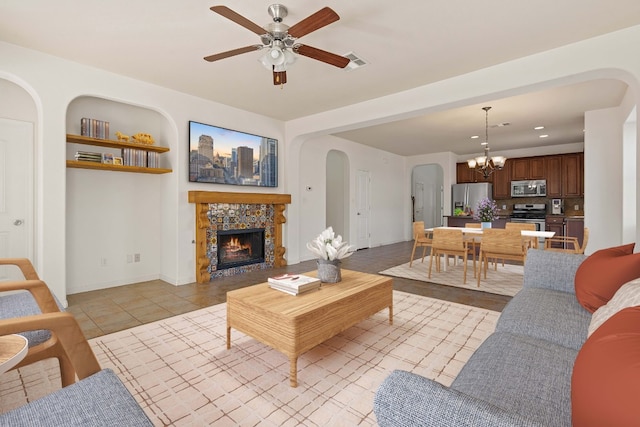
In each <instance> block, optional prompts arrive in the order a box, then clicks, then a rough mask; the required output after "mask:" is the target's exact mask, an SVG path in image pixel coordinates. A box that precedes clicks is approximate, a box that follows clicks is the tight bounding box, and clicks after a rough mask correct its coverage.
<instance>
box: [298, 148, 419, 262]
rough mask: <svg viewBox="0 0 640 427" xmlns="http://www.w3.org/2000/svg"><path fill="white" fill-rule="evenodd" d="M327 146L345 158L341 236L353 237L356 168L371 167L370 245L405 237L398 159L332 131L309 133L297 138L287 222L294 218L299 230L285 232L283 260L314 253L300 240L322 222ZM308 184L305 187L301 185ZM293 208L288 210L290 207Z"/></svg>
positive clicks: (313, 233)
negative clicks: (294, 187) (295, 187)
mask: <svg viewBox="0 0 640 427" xmlns="http://www.w3.org/2000/svg"><path fill="white" fill-rule="evenodd" d="M331 150H338V151H342V152H344V153H345V154H346V156H347V157H348V163H349V194H350V200H349V217H348V221H349V223H350V224H351V226H350V227H349V235H348V236H343V238H344V239H345V240H346V241H348V242H349V243H350V244H355V242H356V231H357V230H356V227H355V224H356V222H355V221H356V211H355V195H356V192H355V177H356V172H357V171H358V170H367V171H369V172H370V173H371V190H372V191H371V193H372V194H371V218H370V229H371V245H372V246H380V245H385V244H389V243H395V242H399V241H402V240H405V237H404V230H403V228H402V226H403V223H404V221H403V216H404V215H405V213H404V204H405V202H406V200H407V199H406V197H405V195H404V189H405V183H404V182H403V174H402V173H399V171H403V170H404V159H403V158H402V157H400V156H396V155H393V154H389V153H387V152H384V151H380V150H377V149H374V148H370V147H367V146H364V145H361V144H356V143H354V142H351V141H347V140H344V139H341V138H337V137H333V136H323V137H317V138H311V139H309V140H308V141H306V142H305V143H304V144H302V147H301V151H300V156H299V162H296V163H298V164H299V165H300V166H301V167H300V172H299V174H300V175H299V178H298V179H297V180H296V181H297V182H298V183H299V185H300V187H301V192H300V197H299V198H293V200H292V208H291V209H289V214H288V216H287V218H288V222H290V221H292V220H296V219H297V220H298V221H299V232H298V233H296V234H295V235H293V236H292V235H290V238H289V247H288V248H287V255H288V257H287V260H288V262H289V263H297V262H299V261H304V260H308V259H313V258H314V256H313V254H312V253H311V252H309V251H308V250H307V249H306V243H307V242H309V241H311V240H312V239H313V238H315V237H316V236H317V235H318V234H319V233H320V232H321V231H322V230H324V228H325V226H326V214H325V212H326V203H327V200H326V191H327V188H326V159H327V154H328V153H329V151H331ZM307 187H311V188H312V190H311V191H307V190H306V188H307ZM294 210H295V212H299V214H297V213H293V211H294Z"/></svg>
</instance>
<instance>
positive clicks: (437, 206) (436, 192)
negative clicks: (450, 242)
mask: <svg viewBox="0 0 640 427" xmlns="http://www.w3.org/2000/svg"><path fill="white" fill-rule="evenodd" d="M411 200H412V221H424V226H425V227H426V228H431V227H439V226H441V225H442V224H443V215H444V171H443V170H442V166H440V165H438V164H430V165H419V166H416V167H415V168H413V171H412V172H411Z"/></svg>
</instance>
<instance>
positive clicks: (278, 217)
mask: <svg viewBox="0 0 640 427" xmlns="http://www.w3.org/2000/svg"><path fill="white" fill-rule="evenodd" d="M189 203H195V205H196V214H195V215H196V216H195V223H196V281H197V282H198V283H206V282H209V281H210V280H211V275H210V274H209V271H208V267H209V264H210V263H211V260H210V259H209V258H208V257H207V229H208V228H209V227H211V226H212V225H211V223H210V222H209V217H208V216H207V213H208V211H209V204H216V203H247V204H269V205H273V208H274V213H275V215H274V222H275V224H274V234H275V236H274V238H275V239H274V243H275V253H274V255H275V259H274V266H275V267H283V266H285V265H287V261H286V260H285V259H284V254H285V251H286V249H285V248H284V247H283V246H282V224H284V223H285V222H287V219H286V218H285V216H284V210H285V207H286V205H287V204H290V203H291V195H290V194H273V193H226V192H219V191H189Z"/></svg>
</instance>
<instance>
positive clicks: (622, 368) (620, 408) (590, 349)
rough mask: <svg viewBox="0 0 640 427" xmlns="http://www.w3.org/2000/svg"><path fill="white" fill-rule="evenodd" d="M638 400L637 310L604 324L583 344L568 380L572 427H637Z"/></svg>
mask: <svg viewBox="0 0 640 427" xmlns="http://www.w3.org/2000/svg"><path fill="white" fill-rule="evenodd" d="M638 396H640V307H629V308H625V309H624V310H622V311H620V312H618V313H617V314H615V315H614V316H612V317H611V318H610V319H609V320H607V321H606V322H604V323H603V324H602V326H600V327H599V328H598V329H596V331H595V332H594V333H593V334H591V336H590V337H589V338H588V339H587V341H586V342H585V343H584V345H583V346H582V348H581V349H580V352H578V357H577V358H576V362H575V364H574V366H573V373H572V376H571V416H572V422H573V425H574V426H580V427H585V426H586V427H589V426H637V425H639V420H640V410H639V409H638Z"/></svg>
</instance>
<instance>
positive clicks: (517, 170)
mask: <svg viewBox="0 0 640 427" xmlns="http://www.w3.org/2000/svg"><path fill="white" fill-rule="evenodd" d="M507 163H511V180H512V181H522V180H525V179H529V178H528V176H529V158H528V157H521V158H519V159H507Z"/></svg>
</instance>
